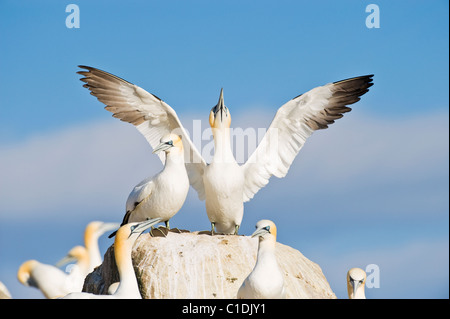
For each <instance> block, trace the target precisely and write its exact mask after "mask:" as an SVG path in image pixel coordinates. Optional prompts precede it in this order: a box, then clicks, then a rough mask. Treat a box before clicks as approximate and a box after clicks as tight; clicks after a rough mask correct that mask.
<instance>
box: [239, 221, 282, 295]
mask: <svg viewBox="0 0 450 319" xmlns="http://www.w3.org/2000/svg"><path fill="white" fill-rule="evenodd" d="M252 237H258V239H259V242H258V255H257V257H256V264H255V268H253V270H252V272H251V273H250V275H248V277H247V278H246V279H245V280H244V282H243V283H242V285H241V287H240V288H239V290H238V293H237V298H238V299H284V298H286V291H285V286H284V275H283V273H282V272H281V270H280V267H279V266H278V262H277V259H276V258H275V244H276V241H277V227H276V226H275V224H274V223H273V222H272V221H270V220H260V221H259V222H258V223H257V224H256V231H255V232H254V233H253V234H252Z"/></svg>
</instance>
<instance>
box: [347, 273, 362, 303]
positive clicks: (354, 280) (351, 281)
mask: <svg viewBox="0 0 450 319" xmlns="http://www.w3.org/2000/svg"><path fill="white" fill-rule="evenodd" d="M365 284H366V272H365V271H364V270H362V269H361V268H352V269H350V270H349V271H348V273H347V292H348V298H349V299H366V295H365V293H364V286H365Z"/></svg>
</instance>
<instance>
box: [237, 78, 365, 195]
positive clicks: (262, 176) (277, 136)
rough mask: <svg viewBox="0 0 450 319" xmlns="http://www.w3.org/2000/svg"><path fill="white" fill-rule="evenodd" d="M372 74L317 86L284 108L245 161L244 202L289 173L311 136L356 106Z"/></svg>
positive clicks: (279, 110)
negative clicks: (273, 176)
mask: <svg viewBox="0 0 450 319" xmlns="http://www.w3.org/2000/svg"><path fill="white" fill-rule="evenodd" d="M372 77H373V74H372V75H366V76H360V77H355V78H350V79H346V80H342V81H338V82H334V83H329V84H326V85H324V86H320V87H316V88H314V89H312V90H310V91H309V92H307V93H305V94H301V95H299V96H297V97H295V98H293V99H292V100H290V101H289V102H287V103H286V104H284V105H283V106H282V107H280V108H279V109H278V111H277V113H276V115H275V117H274V119H273V120H272V123H271V124H270V127H269V129H268V130H267V132H266V134H265V135H264V137H263V139H262V140H261V143H260V144H259V145H258V147H257V149H256V150H255V151H254V153H253V154H252V155H251V156H250V157H249V159H248V160H247V162H246V163H245V164H244V166H243V167H244V174H245V186H244V202H246V201H249V200H250V199H252V198H253V196H255V194H256V193H257V192H258V191H259V190H260V189H261V188H262V187H264V186H265V185H267V183H268V182H269V179H270V177H271V176H272V175H275V176H276V177H279V178H282V177H284V176H286V174H287V172H288V170H289V167H290V166H291V164H292V162H293V161H294V159H295V157H296V156H297V154H298V152H299V151H300V149H301V148H302V147H303V145H304V144H305V142H306V140H307V138H308V137H309V136H311V134H312V133H313V132H314V131H316V130H321V129H326V128H327V127H328V126H329V125H330V124H333V123H334V121H335V120H337V119H340V118H342V117H343V116H344V113H347V112H350V111H351V110H352V109H351V108H349V107H347V106H346V105H350V104H353V103H356V102H358V101H359V100H360V97H361V96H362V95H363V94H365V93H367V92H368V91H369V87H371V86H372V85H373V83H372Z"/></svg>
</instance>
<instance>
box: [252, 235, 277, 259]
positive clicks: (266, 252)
mask: <svg viewBox="0 0 450 319" xmlns="http://www.w3.org/2000/svg"><path fill="white" fill-rule="evenodd" d="M275 243H276V241H274V240H271V239H264V240H263V239H260V240H259V243H258V255H257V260H256V263H257V264H258V263H260V262H262V263H263V264H266V265H268V264H270V263H273V262H275V264H276V259H275ZM263 260H264V261H263Z"/></svg>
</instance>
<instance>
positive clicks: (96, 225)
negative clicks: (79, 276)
mask: <svg viewBox="0 0 450 319" xmlns="http://www.w3.org/2000/svg"><path fill="white" fill-rule="evenodd" d="M119 227H120V225H119V224H118V223H104V222H101V221H92V222H90V223H89V224H88V225H87V226H86V228H85V230H84V245H85V247H86V249H87V252H88V254H89V268H88V270H87V274H89V273H91V272H92V271H94V268H95V267H97V266H99V265H100V264H101V263H102V256H101V254H100V249H99V247H98V239H99V237H100V236H101V235H103V234H104V233H105V232H107V231H110V230H114V229H117V228H119ZM63 262H67V260H62V261H60V264H62V263H63ZM87 274H86V275H87Z"/></svg>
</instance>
